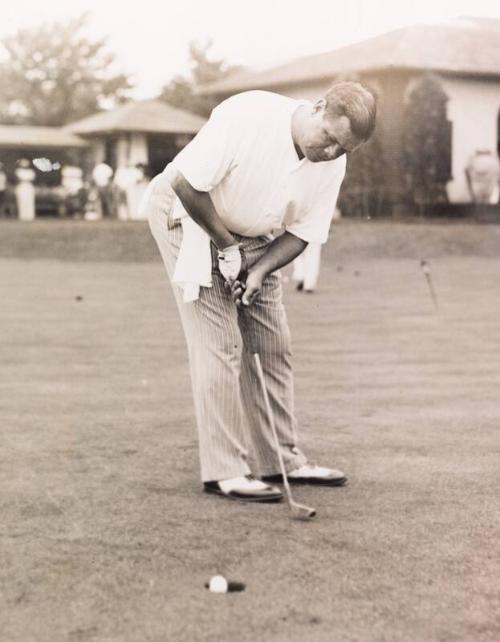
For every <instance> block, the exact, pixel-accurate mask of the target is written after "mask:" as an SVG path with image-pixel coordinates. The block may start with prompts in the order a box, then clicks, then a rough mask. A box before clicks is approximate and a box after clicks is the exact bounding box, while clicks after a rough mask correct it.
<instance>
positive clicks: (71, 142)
mask: <svg viewBox="0 0 500 642" xmlns="http://www.w3.org/2000/svg"><path fill="white" fill-rule="evenodd" d="M87 145H88V143H87V142H86V141H84V140H82V139H81V138H79V137H78V136H75V135H74V134H72V133H71V132H69V131H66V130H64V129H63V128H62V127H24V126H21V125H0V147H56V148H57V147H87Z"/></svg>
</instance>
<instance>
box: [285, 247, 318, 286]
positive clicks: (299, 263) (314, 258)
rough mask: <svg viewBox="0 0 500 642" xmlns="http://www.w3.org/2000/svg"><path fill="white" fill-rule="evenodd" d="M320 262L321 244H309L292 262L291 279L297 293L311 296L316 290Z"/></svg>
mask: <svg viewBox="0 0 500 642" xmlns="http://www.w3.org/2000/svg"><path fill="white" fill-rule="evenodd" d="M320 262H321V243H309V244H308V246H307V247H306V249H305V250H304V251H303V252H302V254H299V255H298V257H297V258H296V259H294V261H293V274H292V278H293V280H294V281H295V282H296V284H297V285H296V289H297V290H298V291H299V292H306V293H309V294H311V293H312V292H314V290H315V289H316V285H317V284H318V277H319V267H320Z"/></svg>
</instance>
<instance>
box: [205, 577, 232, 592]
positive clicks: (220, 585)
mask: <svg viewBox="0 0 500 642" xmlns="http://www.w3.org/2000/svg"><path fill="white" fill-rule="evenodd" d="M208 588H209V590H210V591H211V592H212V593H227V580H226V578H225V577H223V576H222V575H214V576H213V577H212V578H211V579H210V583H209V585H208Z"/></svg>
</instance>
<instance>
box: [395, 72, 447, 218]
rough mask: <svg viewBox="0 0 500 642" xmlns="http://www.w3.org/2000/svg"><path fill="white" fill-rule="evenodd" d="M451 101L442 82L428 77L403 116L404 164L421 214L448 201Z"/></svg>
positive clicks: (419, 84)
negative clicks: (448, 103)
mask: <svg viewBox="0 0 500 642" xmlns="http://www.w3.org/2000/svg"><path fill="white" fill-rule="evenodd" d="M447 102H448V97H447V95H446V93H445V92H444V90H443V89H442V87H441V83H440V82H439V78H438V77H437V76H435V75H433V74H426V75H425V76H423V77H422V78H421V79H420V80H419V81H418V82H417V83H416V84H415V86H414V87H413V89H412V91H411V92H410V94H409V98H408V102H407V104H406V107H405V112H404V139H403V161H404V168H405V175H406V181H407V185H408V192H409V194H410V196H411V197H412V199H413V202H414V203H415V204H417V205H418V207H419V209H420V213H421V214H422V213H423V212H424V211H425V210H426V209H427V208H428V207H429V206H431V205H435V204H438V203H443V202H446V201H447V194H446V183H447V182H448V181H449V180H450V178H451V123H450V121H449V120H448V119H447V116H446V103H447Z"/></svg>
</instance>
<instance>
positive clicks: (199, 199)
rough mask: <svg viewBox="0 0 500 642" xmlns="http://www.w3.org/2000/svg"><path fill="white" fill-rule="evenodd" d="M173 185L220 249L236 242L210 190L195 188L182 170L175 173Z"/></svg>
mask: <svg viewBox="0 0 500 642" xmlns="http://www.w3.org/2000/svg"><path fill="white" fill-rule="evenodd" d="M171 185H172V189H173V190H174V192H175V193H176V195H177V196H178V197H179V199H180V201H181V203H182V205H183V206H184V209H185V210H186V212H187V213H188V214H189V216H190V217H191V218H192V219H193V220H194V221H195V222H196V223H198V225H199V226H200V227H201V228H202V229H204V230H205V232H206V233H207V234H208V235H209V236H210V238H211V239H212V241H213V242H214V243H215V245H216V247H217V248H218V249H223V248H225V247H229V246H230V245H234V244H235V243H236V241H235V239H234V237H233V236H232V234H231V232H230V231H229V230H228V229H227V227H226V226H225V225H224V223H223V222H222V220H221V218H220V216H219V215H218V214H217V211H216V209H215V207H214V204H213V203H212V199H211V198H210V195H209V194H208V192H199V191H198V190H196V189H194V187H193V186H192V185H191V184H190V183H189V182H188V181H187V180H186V179H185V178H184V176H183V175H182V174H181V173H180V172H176V173H175V175H174V176H173V178H172V179H171Z"/></svg>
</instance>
